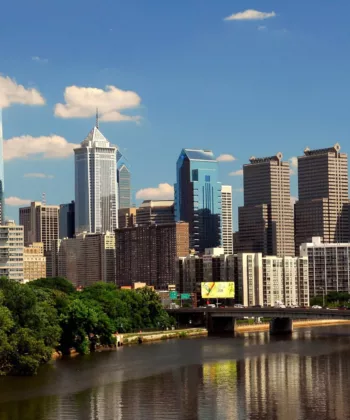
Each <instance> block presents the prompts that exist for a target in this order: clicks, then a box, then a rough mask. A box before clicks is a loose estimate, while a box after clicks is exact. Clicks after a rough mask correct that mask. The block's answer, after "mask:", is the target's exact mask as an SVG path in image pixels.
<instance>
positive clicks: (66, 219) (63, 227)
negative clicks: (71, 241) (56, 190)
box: [59, 201, 75, 239]
mask: <svg viewBox="0 0 350 420" xmlns="http://www.w3.org/2000/svg"><path fill="white" fill-rule="evenodd" d="M59 226H60V228H59V229H60V230H59V238H60V239H63V238H73V236H74V234H75V203H74V201H72V202H71V203H67V204H60V223H59Z"/></svg>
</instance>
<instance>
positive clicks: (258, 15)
mask: <svg viewBox="0 0 350 420" xmlns="http://www.w3.org/2000/svg"><path fill="white" fill-rule="evenodd" d="M275 16H276V13H275V12H259V11H258V10H253V9H248V10H245V11H244V12H239V13H234V14H233V15H231V16H227V17H226V18H225V19H224V20H264V19H269V18H273V17H275Z"/></svg>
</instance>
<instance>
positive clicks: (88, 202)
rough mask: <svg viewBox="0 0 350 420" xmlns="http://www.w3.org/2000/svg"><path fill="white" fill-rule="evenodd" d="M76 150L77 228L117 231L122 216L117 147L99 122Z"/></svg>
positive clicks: (94, 230) (78, 230) (88, 230)
mask: <svg viewBox="0 0 350 420" xmlns="http://www.w3.org/2000/svg"><path fill="white" fill-rule="evenodd" d="M74 154H75V231H76V233H82V232H88V233H103V232H107V231H110V232H113V231H114V229H115V228H116V227H117V224H118V219H117V213H118V188H117V177H116V173H117V148H116V147H115V146H113V145H111V144H110V143H109V141H108V140H107V139H106V138H105V137H104V135H103V134H102V133H101V132H100V130H99V129H98V122H96V126H95V127H94V128H93V129H92V130H91V131H90V133H89V134H88V136H87V137H86V139H85V140H84V141H83V142H82V143H81V144H80V147H78V148H76V149H74Z"/></svg>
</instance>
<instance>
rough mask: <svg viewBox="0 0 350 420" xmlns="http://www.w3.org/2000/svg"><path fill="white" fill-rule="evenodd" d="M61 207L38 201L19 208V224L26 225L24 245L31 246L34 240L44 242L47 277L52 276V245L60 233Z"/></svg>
mask: <svg viewBox="0 0 350 420" xmlns="http://www.w3.org/2000/svg"><path fill="white" fill-rule="evenodd" d="M59 209H60V207H59V206H52V205H47V204H43V203H40V202H37V201H34V202H32V203H31V204H30V206H28V207H22V208H20V209H19V224H20V225H22V226H24V245H25V246H29V245H31V244H33V243H34V242H42V243H43V244H44V255H45V257H46V258H47V263H46V276H47V277H52V266H51V245H52V241H54V240H56V239H58V235H59Z"/></svg>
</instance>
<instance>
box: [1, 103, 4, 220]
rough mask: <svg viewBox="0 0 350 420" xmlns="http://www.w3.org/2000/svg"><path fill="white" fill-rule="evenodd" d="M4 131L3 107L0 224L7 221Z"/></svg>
mask: <svg viewBox="0 0 350 420" xmlns="http://www.w3.org/2000/svg"><path fill="white" fill-rule="evenodd" d="M3 143H4V138H3V132H2V109H1V108H0V225H3V224H4V223H5V177H4V155H3V154H4V151H3V147H4V146H3Z"/></svg>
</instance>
